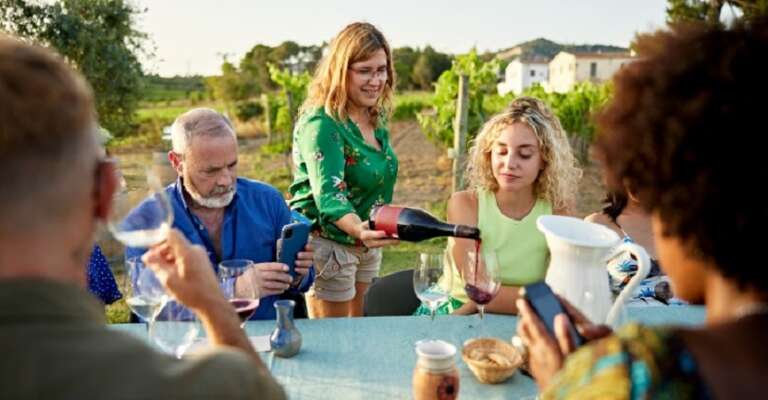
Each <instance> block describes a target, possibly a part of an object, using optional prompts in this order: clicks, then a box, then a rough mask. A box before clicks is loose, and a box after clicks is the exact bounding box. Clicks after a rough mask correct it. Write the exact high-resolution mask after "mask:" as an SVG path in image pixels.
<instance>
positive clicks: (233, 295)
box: [218, 259, 259, 328]
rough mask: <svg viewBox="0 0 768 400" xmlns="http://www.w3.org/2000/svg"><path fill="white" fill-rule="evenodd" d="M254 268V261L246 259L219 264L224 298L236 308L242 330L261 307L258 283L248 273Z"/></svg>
mask: <svg viewBox="0 0 768 400" xmlns="http://www.w3.org/2000/svg"><path fill="white" fill-rule="evenodd" d="M253 268H255V267H254V266H253V261H251V260H245V259H240V260H224V261H222V262H220V263H219V272H218V274H219V281H220V282H221V288H222V290H223V291H224V297H226V298H227V300H229V303H230V304H232V306H233V307H235V311H236V312H237V316H238V317H240V326H241V327H242V328H245V322H246V321H248V319H249V318H251V316H253V314H254V313H255V312H256V308H258V307H259V297H258V290H257V288H256V282H254V277H253V276H252V275H251V273H249V272H248V271H249V270H251V269H253Z"/></svg>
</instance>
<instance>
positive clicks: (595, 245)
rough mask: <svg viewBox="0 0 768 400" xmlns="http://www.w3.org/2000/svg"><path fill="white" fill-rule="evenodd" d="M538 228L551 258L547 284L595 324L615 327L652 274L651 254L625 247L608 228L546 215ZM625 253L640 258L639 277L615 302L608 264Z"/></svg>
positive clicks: (626, 245) (635, 277) (539, 221)
mask: <svg viewBox="0 0 768 400" xmlns="http://www.w3.org/2000/svg"><path fill="white" fill-rule="evenodd" d="M536 225H537V226H538V228H539V230H540V231H541V232H543V233H544V236H545V237H546V239H547V246H549V251H550V254H551V258H550V261H549V269H548V270H547V276H546V279H545V280H546V282H547V284H548V285H549V286H550V287H551V288H552V290H553V291H554V292H555V293H557V294H559V295H560V296H563V297H565V298H566V299H567V300H568V301H569V302H571V304H573V305H574V306H576V307H577V308H578V309H579V310H581V311H582V312H583V313H584V315H586V316H587V317H588V318H589V319H590V320H591V321H592V322H595V323H606V324H608V325H611V326H614V324H615V323H616V322H617V321H616V319H617V317H618V316H619V313H620V311H621V308H622V307H623V306H624V303H626V300H627V298H628V297H629V296H630V295H631V294H632V292H633V291H634V290H635V288H636V287H637V286H638V285H639V284H640V282H641V281H642V280H643V279H645V277H646V276H647V275H648V272H650V270H651V261H650V259H649V258H648V253H646V252H645V250H644V249H643V248H642V247H641V246H638V245H636V244H634V243H623V242H622V240H621V238H620V237H619V235H617V234H616V232H614V231H612V230H610V229H608V228H607V227H605V226H602V225H598V224H593V223H591V222H587V221H583V220H581V219H578V218H573V217H564V216H559V215H544V216H541V217H539V218H538V219H537V220H536ZM624 251H628V252H629V253H631V254H632V255H634V256H635V258H637V260H638V267H637V273H636V274H635V276H633V277H632V279H631V280H630V281H629V283H628V284H627V285H626V286H625V287H624V290H622V291H621V293H620V294H619V296H617V298H616V301H615V302H613V301H612V299H611V290H610V288H609V286H608V273H607V271H606V262H607V261H608V260H609V259H611V258H613V257H614V256H616V255H617V254H619V253H621V252H624Z"/></svg>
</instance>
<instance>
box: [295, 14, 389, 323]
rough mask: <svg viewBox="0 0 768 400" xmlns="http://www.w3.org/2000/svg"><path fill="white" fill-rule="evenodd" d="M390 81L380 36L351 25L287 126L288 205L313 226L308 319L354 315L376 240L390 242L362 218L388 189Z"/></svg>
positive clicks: (377, 259) (375, 266)
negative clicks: (290, 136) (289, 133)
mask: <svg viewBox="0 0 768 400" xmlns="http://www.w3.org/2000/svg"><path fill="white" fill-rule="evenodd" d="M394 82H395V76H394V67H393V65H392V52H391V50H390V47H389V44H388V43H387V40H386V39H385V38H384V35H383V34H382V33H381V32H380V31H379V30H378V29H376V27H374V26H373V25H371V24H368V23H362V22H357V23H353V24H350V25H348V26H347V27H345V28H344V29H343V30H342V31H341V32H339V34H338V35H337V36H336V37H335V38H334V39H333V41H332V42H331V44H330V48H329V51H328V54H327V55H326V56H325V58H323V60H322V61H321V62H320V65H319V66H318V67H317V70H316V71H315V76H314V79H313V81H312V83H311V85H310V89H309V96H308V97H307V100H306V102H305V103H304V105H303V111H302V115H301V116H300V117H299V120H298V123H297V124H296V128H295V129H294V133H293V165H294V171H293V183H292V184H291V187H290V192H291V196H292V198H291V200H290V206H291V208H292V209H294V210H296V211H299V212H300V213H302V214H304V215H305V216H306V217H307V218H309V219H310V220H311V221H312V226H313V229H314V230H315V232H316V235H315V237H314V239H313V240H312V246H313V248H314V249H315V257H314V262H315V268H317V279H316V280H315V284H314V286H313V287H312V289H311V290H310V292H309V293H308V295H307V300H308V305H309V312H310V316H311V317H313V318H324V317H343V316H361V315H362V314H363V295H364V294H365V291H366V289H367V288H368V286H369V285H370V283H371V281H372V280H373V278H375V277H376V276H378V273H379V268H380V266H381V249H380V247H382V246H387V245H392V244H395V243H397V241H396V240H392V239H386V234H385V233H384V232H383V231H373V230H370V229H369V227H368V222H367V221H366V220H367V219H368V214H369V213H370V211H371V209H372V208H373V207H374V206H376V205H380V204H386V203H389V202H390V201H392V193H393V191H394V188H395V180H396V178H397V167H398V163H397V157H396V156H395V152H394V150H393V149H392V144H391V143H390V141H389V131H388V130H387V116H388V115H387V114H388V112H389V111H390V109H391V103H392V93H393V90H394V87H395V85H394ZM363 221H365V222H363Z"/></svg>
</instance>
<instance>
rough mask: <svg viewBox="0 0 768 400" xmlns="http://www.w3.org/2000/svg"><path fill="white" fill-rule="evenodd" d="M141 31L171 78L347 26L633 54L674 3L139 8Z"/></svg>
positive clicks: (448, 47)
mask: <svg viewBox="0 0 768 400" xmlns="http://www.w3.org/2000/svg"><path fill="white" fill-rule="evenodd" d="M133 3H134V4H136V5H137V6H139V7H140V8H141V9H145V10H146V11H145V12H144V13H143V14H141V15H140V16H139V17H138V18H137V26H138V28H139V29H140V30H141V31H143V32H145V33H147V34H148V35H149V37H150V42H149V47H150V48H153V49H154V54H155V55H154V57H153V58H152V59H149V60H143V64H144V67H145V70H146V71H147V72H150V73H158V74H160V75H163V76H173V75H194V74H202V75H214V74H218V73H219V72H220V66H221V62H222V57H224V56H226V57H228V59H229V60H230V61H234V62H238V61H239V60H240V58H241V57H242V56H243V54H245V52H247V51H248V50H249V49H250V48H252V47H253V46H254V45H256V44H259V43H261V44H266V45H269V46H275V45H278V44H280V43H282V42H284V41H286V40H293V41H295V42H297V43H299V44H302V45H310V44H320V43H322V42H323V41H330V39H331V38H333V36H334V35H335V34H336V33H337V32H338V31H339V30H341V29H342V28H343V27H344V26H345V25H346V24H348V23H351V22H354V21H361V20H362V21H367V22H370V23H372V24H374V25H376V26H377V27H378V28H379V29H380V30H381V31H382V32H383V33H384V35H385V36H386V37H387V39H388V40H389V42H390V45H391V46H392V47H402V46H412V47H423V46H425V45H431V46H432V47H433V48H435V49H436V50H438V51H442V52H447V53H453V54H458V53H465V52H467V51H469V50H470V49H471V48H473V47H475V48H477V49H478V50H479V51H481V52H483V51H486V50H492V51H496V50H500V49H504V48H508V47H512V46H514V45H515V44H518V43H520V42H524V41H527V40H531V39H535V38H539V37H544V38H547V39H550V40H554V41H556V42H559V43H568V44H587V43H588V44H610V45H617V46H625V47H626V46H628V45H629V42H630V41H631V40H632V38H633V37H634V36H635V33H636V32H646V31H650V30H654V29H658V28H662V27H663V26H664V23H665V22H664V20H665V8H666V0H528V1H522V0H464V1H455V0H443V1H435V0H390V1H360V0H358V1H348V0H315V1H308V0H277V1H276V0H270V1H266V0H250V1H246V0H186V1H185V0H133Z"/></svg>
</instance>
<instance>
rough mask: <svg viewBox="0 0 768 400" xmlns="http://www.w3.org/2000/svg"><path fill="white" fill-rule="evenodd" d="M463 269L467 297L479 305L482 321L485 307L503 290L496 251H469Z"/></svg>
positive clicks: (479, 249)
mask: <svg viewBox="0 0 768 400" xmlns="http://www.w3.org/2000/svg"><path fill="white" fill-rule="evenodd" d="M463 267H464V276H463V277H464V290H465V291H466V293H467V297H469V298H470V299H471V300H472V301H474V302H475V304H477V311H478V313H479V314H480V319H483V317H484V315H485V305H486V304H488V303H490V302H491V300H493V298H494V297H496V294H497V293H499V289H500V288H501V275H500V274H501V271H500V269H499V259H498V256H497V255H496V251H495V250H493V249H484V248H482V247H480V248H478V249H477V250H471V251H468V252H467V257H466V260H465V262H464V266H463Z"/></svg>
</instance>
